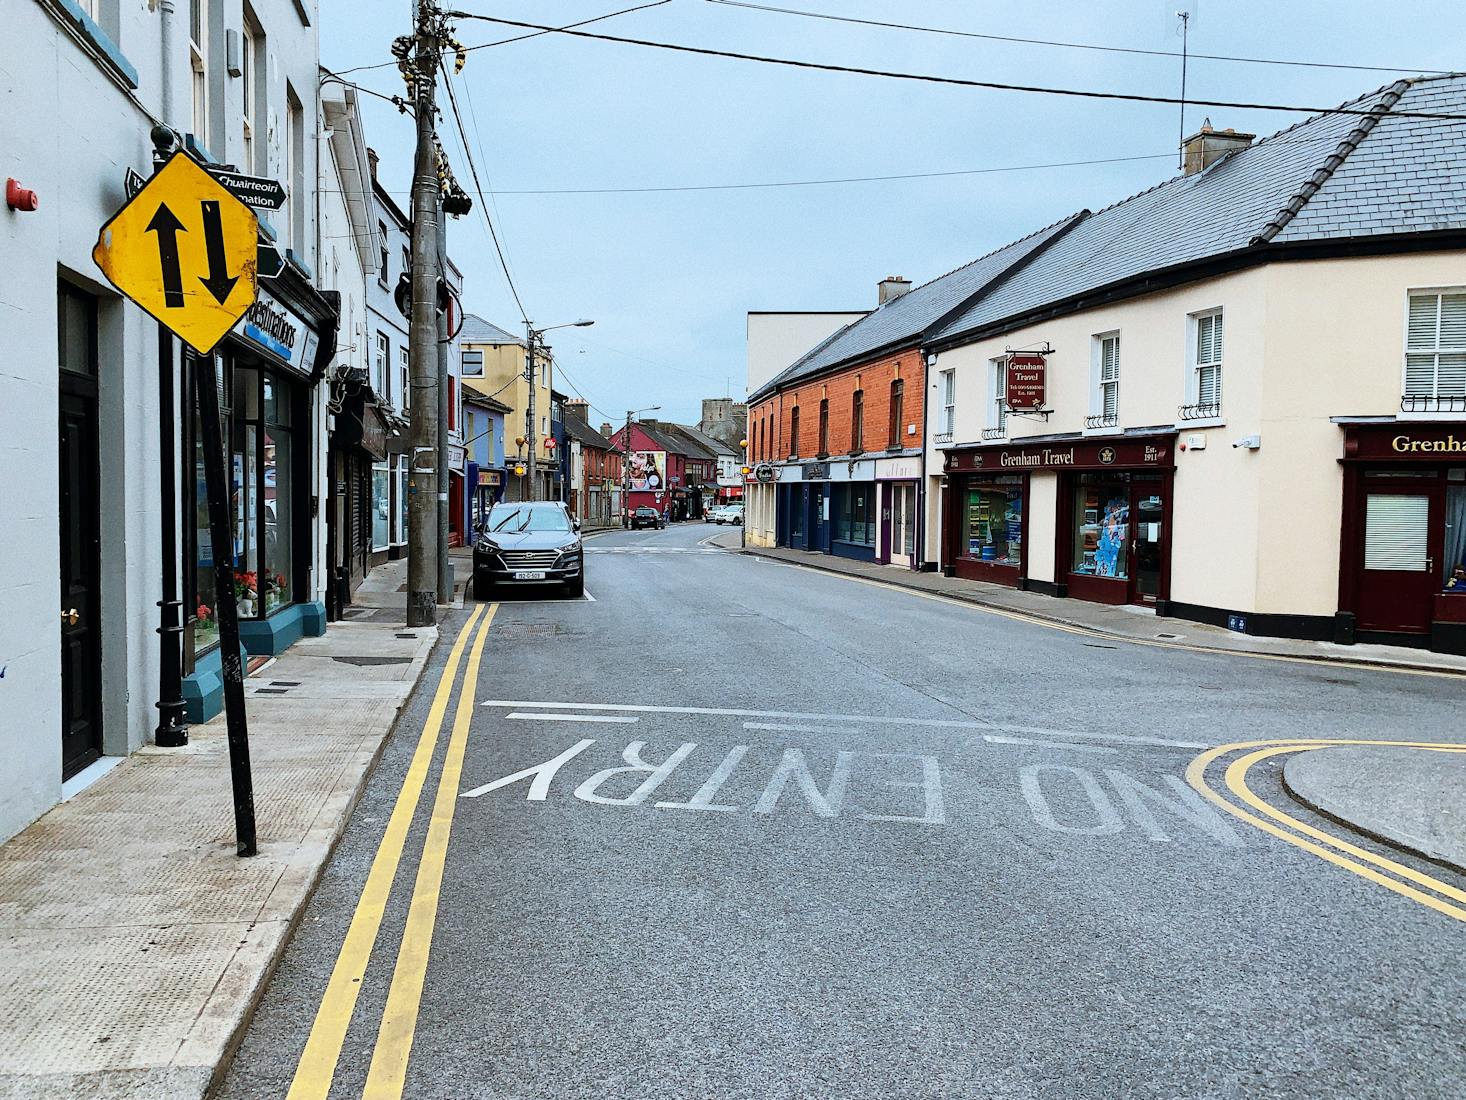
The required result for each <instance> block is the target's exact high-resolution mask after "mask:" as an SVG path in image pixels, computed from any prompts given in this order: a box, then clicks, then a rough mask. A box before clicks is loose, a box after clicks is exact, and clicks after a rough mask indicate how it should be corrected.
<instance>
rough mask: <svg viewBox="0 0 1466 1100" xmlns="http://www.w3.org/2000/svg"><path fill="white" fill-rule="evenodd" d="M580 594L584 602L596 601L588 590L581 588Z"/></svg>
mask: <svg viewBox="0 0 1466 1100" xmlns="http://www.w3.org/2000/svg"><path fill="white" fill-rule="evenodd" d="M580 594H581V596H582V597H584V599H585V602H586V603H595V602H596V598H595V597H594V596H592V595H591V594H590V593H589V592H587V591H585V590H584V589H581V592H580Z"/></svg>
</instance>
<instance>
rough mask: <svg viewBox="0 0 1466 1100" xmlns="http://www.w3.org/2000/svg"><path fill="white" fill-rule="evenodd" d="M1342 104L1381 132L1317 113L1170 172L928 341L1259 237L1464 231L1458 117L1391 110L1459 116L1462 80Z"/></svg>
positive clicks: (1430, 82) (1404, 84)
mask: <svg viewBox="0 0 1466 1100" xmlns="http://www.w3.org/2000/svg"><path fill="white" fill-rule="evenodd" d="M1402 93H1403V94H1402ZM1396 100H1398V102H1396ZM1343 106H1345V107H1349V108H1351V109H1356V110H1370V109H1371V108H1374V107H1376V106H1379V107H1380V108H1381V109H1382V110H1383V111H1384V113H1383V115H1382V116H1381V119H1380V121H1379V122H1378V123H1377V124H1375V123H1373V122H1372V120H1367V119H1365V118H1362V117H1361V116H1359V115H1357V114H1350V115H1335V114H1328V115H1317V116H1314V117H1312V118H1309V119H1306V120H1305V121H1303V122H1300V123H1298V124H1297V125H1295V126H1292V127H1290V128H1289V129H1287V130H1283V131H1281V132H1280V133H1277V134H1274V135H1273V136H1272V137H1268V138H1264V139H1263V140H1261V141H1258V142H1255V143H1254V144H1253V145H1251V146H1249V147H1247V148H1245V149H1241V150H1239V151H1237V152H1235V153H1233V154H1231V155H1230V156H1227V157H1224V158H1223V159H1221V160H1219V161H1217V162H1216V163H1214V164H1212V165H1211V166H1210V167H1209V168H1207V169H1206V170H1205V171H1202V172H1199V173H1197V174H1195V175H1191V176H1176V177H1173V178H1171V179H1168V180H1166V181H1165V182H1163V183H1160V184H1157V185H1156V186H1155V187H1152V188H1150V189H1149V190H1147V191H1142V192H1141V193H1140V194H1138V195H1134V196H1131V197H1130V198H1128V199H1125V200H1123V201H1122V202H1118V203H1116V204H1115V205H1113V206H1110V207H1107V208H1105V209H1103V210H1100V211H1097V212H1096V213H1093V214H1089V215H1088V216H1086V217H1084V218H1082V219H1081V220H1080V221H1079V223H1078V224H1077V225H1076V226H1075V227H1074V228H1073V229H1072V230H1071V231H1070V232H1068V233H1066V234H1064V236H1063V237H1061V238H1060V239H1059V240H1057V241H1056V242H1055V243H1054V245H1053V247H1051V248H1048V249H1046V250H1045V251H1044V252H1043V253H1042V254H1041V255H1039V256H1037V257H1036V258H1035V259H1034V260H1033V261H1032V262H1031V263H1029V264H1026V265H1025V266H1023V267H1022V268H1021V269H1020V270H1019V271H1017V272H1016V273H1015V274H1014V275H1013V276H1012V278H1010V279H1008V280H1006V281H1004V282H1003V283H1002V284H1001V285H999V286H998V287H997V288H996V289H994V290H993V292H992V293H990V294H986V295H984V296H983V297H982V298H981V299H980V300H978V301H977V302H976V303H975V304H974V305H973V306H971V308H969V309H968V310H966V311H965V312H964V313H963V314H962V315H961V316H959V317H957V318H955V319H954V320H952V321H951V322H950V323H948V324H946V325H945V326H943V327H942V328H941V329H940V330H939V331H937V332H934V333H931V334H930V336H931V340H932V341H933V342H940V341H944V340H949V339H951V338H953V337H958V336H962V335H965V334H968V333H972V332H975V331H978V330H981V329H984V328H987V327H989V326H996V325H1000V324H1001V323H1003V322H1004V321H1005V320H1007V319H1009V318H1016V317H1019V316H1022V315H1023V314H1026V313H1029V312H1031V311H1033V310H1037V309H1042V308H1044V307H1046V306H1049V305H1052V304H1055V303H1058V302H1062V301H1065V300H1067V299H1070V298H1074V297H1076V296H1078V295H1082V294H1088V293H1091V292H1095V291H1098V290H1101V289H1102V288H1105V287H1108V286H1111V285H1113V284H1116V283H1121V282H1124V281H1125V280H1127V279H1131V278H1135V277H1137V276H1144V275H1150V274H1154V273H1158V272H1161V271H1165V270H1166V269H1168V268H1174V267H1178V266H1181V265H1184V264H1188V263H1192V262H1195V261H1200V260H1207V259H1211V258H1214V257H1218V256H1222V255H1225V254H1228V253H1234V252H1235V253H1240V252H1244V251H1245V250H1247V249H1249V248H1257V247H1259V246H1260V245H1262V244H1264V243H1267V241H1268V240H1273V241H1276V242H1277V243H1278V244H1293V243H1298V242H1302V241H1316V240H1327V239H1338V238H1342V237H1358V236H1372V235H1379V234H1398V233H1411V232H1419V231H1423V230H1438V229H1463V228H1466V172H1463V171H1462V169H1461V168H1460V165H1462V164H1463V163H1466V123H1462V122H1450V121H1435V120H1431V119H1410V118H1391V117H1390V113H1389V112H1390V111H1391V110H1397V111H1422V110H1424V111H1431V112H1440V113H1447V112H1449V113H1452V114H1459V113H1462V112H1463V110H1466V75H1462V74H1452V75H1448V76H1441V77H1417V78H1414V79H1413V80H1409V81H1399V82H1396V84H1393V85H1387V86H1386V87H1384V88H1380V89H1378V90H1377V91H1374V92H1370V93H1369V94H1367V95H1364V96H1361V97H1359V98H1358V99H1356V100H1353V101H1351V102H1349V103H1346V104H1344V105H1343ZM1371 127H1372V128H1371ZM1340 157H1342V159H1341V160H1340V159H1339V158H1340ZM1453 162H1454V171H1453ZM1320 181H1321V186H1319V184H1320ZM1315 188H1317V189H1316V191H1315Z"/></svg>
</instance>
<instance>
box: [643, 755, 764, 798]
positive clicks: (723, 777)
mask: <svg viewBox="0 0 1466 1100" xmlns="http://www.w3.org/2000/svg"><path fill="white" fill-rule="evenodd" d="M747 751H748V746H747V745H734V746H733V747H732V748H731V749H729V750H728V754H727V755H726V756H724V757H723V759H722V761H721V762H720V763H719V764H718V766H717V768H715V769H714V770H713V774H712V775H710V776H708V778H707V781H706V782H704V783H703V785H702V786H701V787H699V788H698V789H697V793H696V794H695V795H693V796H692V798H691V799H690V800H689V801H687V802H658V803H657V809H659V810H710V811H712V812H713V813H720V814H726V813H732V812H733V811H734V810H736V809H738V807H737V806H717V805H714V804H713V799H714V798H716V797H717V796H718V792H719V791H720V790H722V789H723V784H724V783H726V782H728V778H729V777H730V776H731V775H732V774H733V769H734V768H736V767H738V762H739V761H740V760H742V759H743V754H744V753H746V752H747Z"/></svg>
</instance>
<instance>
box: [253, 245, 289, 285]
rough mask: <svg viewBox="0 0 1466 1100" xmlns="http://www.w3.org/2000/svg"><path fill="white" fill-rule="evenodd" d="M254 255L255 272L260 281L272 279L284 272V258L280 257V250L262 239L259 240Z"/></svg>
mask: <svg viewBox="0 0 1466 1100" xmlns="http://www.w3.org/2000/svg"><path fill="white" fill-rule="evenodd" d="M255 255H256V256H257V257H258V260H257V263H258V266H257V268H256V270H257V271H258V272H259V277H260V278H261V279H273V278H275V277H276V276H278V275H279V274H280V272H282V271H284V270H285V257H284V256H282V255H280V249H279V248H278V247H276V246H275V245H273V244H271V243H270V242H269V241H267V240H265V238H264V237H261V238H260V244H259V248H258V249H257V250H256V253H255Z"/></svg>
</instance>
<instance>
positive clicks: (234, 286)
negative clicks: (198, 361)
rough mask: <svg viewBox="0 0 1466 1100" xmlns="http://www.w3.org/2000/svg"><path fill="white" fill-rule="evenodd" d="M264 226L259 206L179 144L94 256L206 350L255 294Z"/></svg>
mask: <svg viewBox="0 0 1466 1100" xmlns="http://www.w3.org/2000/svg"><path fill="white" fill-rule="evenodd" d="M258 234H259V222H258V220H257V219H256V218H255V214H254V211H253V210H251V209H250V208H249V207H247V206H245V205H244V204H243V203H241V202H240V201H239V200H238V199H236V198H235V197H234V196H233V195H231V194H230V193H229V192H228V191H227V190H226V189H225V188H224V186H223V185H222V184H220V183H219V182H218V181H217V180H215V179H213V178H212V177H211V176H210V175H209V174H208V173H207V172H205V171H204V170H203V169H202V168H200V167H199V166H198V164H197V163H195V162H194V160H193V159H192V158H191V157H189V156H188V154H186V153H184V152H182V151H181V150H180V151H179V152H176V153H174V154H173V156H171V157H170V158H168V161H167V163H166V164H164V165H163V167H162V168H160V169H158V171H157V173H156V174H155V175H154V176H153V178H152V179H150V180H148V182H147V183H146V184H144V185H143V187H142V190H140V191H139V192H138V193H137V194H136V195H135V196H133V198H131V199H130V200H128V202H127V203H126V204H125V205H124V206H123V207H122V209H121V210H119V211H117V213H116V214H114V215H113V216H112V219H111V221H109V222H107V224H106V225H104V226H102V230H101V233H100V234H99V235H98V238H97V246H96V247H95V248H94V249H92V259H93V261H95V262H96V265H97V266H98V267H99V268H101V269H102V273H103V274H105V275H106V276H107V279H108V281H110V282H111V283H112V285H113V286H115V287H116V288H117V289H118V290H120V291H122V293H123V294H125V295H127V296H128V297H129V298H131V299H132V300H133V301H134V302H136V303H137V304H138V305H140V306H141V307H142V308H143V309H144V310H146V311H147V312H148V313H150V314H151V315H152V316H153V317H155V318H157V319H158V320H159V321H160V322H161V323H162V324H163V325H164V326H165V327H167V328H169V329H171V330H172V331H173V332H175V333H177V334H178V336H180V337H182V339H183V340H184V341H185V342H186V343H188V344H189V345H190V346H191V347H193V348H194V349H195V350H196V351H198V352H200V353H206V352H209V351H211V350H213V347H214V345H215V344H217V343H218V342H219V341H220V340H221V339H222V338H223V336H224V334H225V333H226V332H228V331H229V330H230V329H231V328H232V327H233V326H234V323H235V322H236V321H238V320H239V318H240V317H242V316H243V315H244V311H245V310H247V309H248V308H249V307H250V305H251V303H253V302H254V300H255V290H256V275H255V264H256V261H257V253H256V248H257V246H258Z"/></svg>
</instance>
